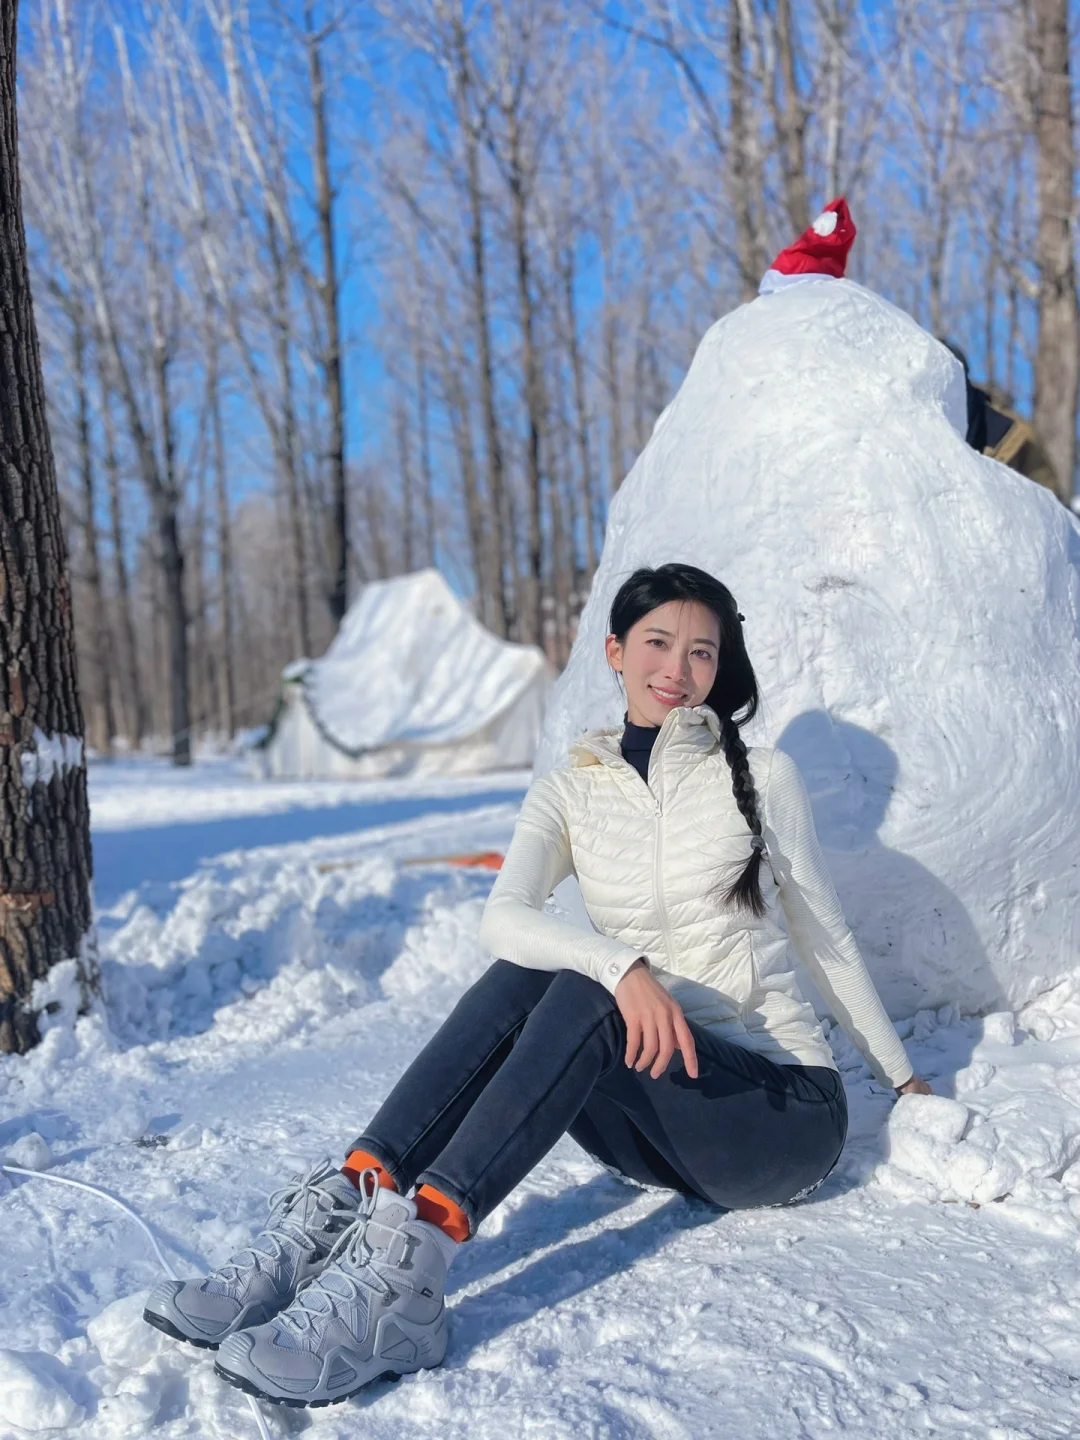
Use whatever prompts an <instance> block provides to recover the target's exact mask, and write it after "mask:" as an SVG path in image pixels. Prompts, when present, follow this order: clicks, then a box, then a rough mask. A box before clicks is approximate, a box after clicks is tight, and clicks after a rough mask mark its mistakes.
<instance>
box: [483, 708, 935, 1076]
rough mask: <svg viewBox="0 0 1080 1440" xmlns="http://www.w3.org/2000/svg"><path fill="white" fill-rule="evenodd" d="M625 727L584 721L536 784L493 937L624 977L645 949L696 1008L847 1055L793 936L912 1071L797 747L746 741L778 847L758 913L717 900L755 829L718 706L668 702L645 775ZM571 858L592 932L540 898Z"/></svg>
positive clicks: (769, 1042)
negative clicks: (799, 965) (821, 841)
mask: <svg viewBox="0 0 1080 1440" xmlns="http://www.w3.org/2000/svg"><path fill="white" fill-rule="evenodd" d="M621 737H622V729H621V727H620V728H617V729H610V730H592V731H589V732H587V733H586V734H585V735H584V736H583V737H582V739H581V740H580V741H579V742H578V743H577V744H576V745H575V746H573V747H572V749H571V752H570V759H571V763H570V765H569V766H568V767H566V768H565V769H560V770H553V771H551V772H550V773H549V774H548V775H546V776H543V777H542V778H541V779H539V780H537V781H535V782H534V783H533V784H532V786H530V788H529V792H528V794H527V795H526V797H525V801H524V804H523V805H522V810H521V815H520V817H519V819H518V823H517V827H516V829H515V831H514V838H513V841H512V843H511V845H510V848H509V850H508V852H507V855H506V858H505V860H504V862H503V867H502V869H501V871H500V872H499V875H498V877H497V879H496V882H495V885H494V886H493V888H492V892H491V896H490V898H489V900H488V904H487V907H486V908H485V912H484V918H483V922H482V926H481V940H482V942H483V943H484V945H485V946H486V948H487V949H489V950H490V951H491V953H492V954H494V955H499V956H502V957H503V958H505V959H508V960H513V961H516V962H517V963H519V964H523V965H531V966H533V967H535V968H539V969H561V968H563V967H567V966H568V967H571V968H574V969H578V970H581V971H583V972H584V973H586V974H588V975H591V976H592V978H593V979H595V980H598V981H599V982H600V983H601V984H603V985H605V986H607V988H608V989H609V990H611V991H612V992H613V993H614V991H615V988H616V986H617V985H618V982H619V981H620V980H621V979H622V976H623V974H625V972H626V970H627V969H628V968H629V967H630V965H631V964H633V962H634V960H635V959H637V958H638V957H639V956H644V957H645V958H646V959H647V960H648V962H649V966H650V968H651V970H652V971H653V973H654V975H655V976H656V978H657V979H658V980H659V981H660V982H661V983H662V984H663V985H664V986H665V987H666V988H667V989H668V990H669V991H670V992H671V993H672V994H673V995H674V997H675V998H676V999H677V1000H678V1001H679V1004H680V1005H681V1006H682V1009H683V1012H684V1013H685V1015H686V1016H687V1017H688V1018H689V1019H692V1020H695V1021H696V1022H697V1023H698V1024H700V1025H703V1026H705V1027H707V1028H708V1029H710V1030H712V1031H715V1032H717V1033H718V1034H720V1035H722V1036H723V1037H724V1038H726V1039H728V1040H731V1041H733V1042H734V1043H736V1044H739V1045H744V1046H747V1047H749V1048H751V1049H753V1050H757V1051H759V1052H761V1053H763V1054H766V1055H768V1056H769V1058H770V1059H772V1060H774V1061H776V1062H778V1063H781V1064H785V1063H786V1064H804V1065H827V1066H831V1067H833V1068H835V1060H834V1059H833V1055H832V1051H831V1049H830V1047H829V1043H828V1041H827V1040H826V1038H825V1036H824V1034H823V1033H822V1029H821V1026H820V1025H819V1024H818V1021H817V1018H816V1016H815V1015H814V1011H813V1007H812V1006H811V1005H810V1004H809V1003H808V1002H807V1001H806V1000H805V999H804V998H803V995H802V993H801V991H800V989H799V983H798V979H797V976H796V973H795V969H794V966H793V962H792V957H791V955H790V952H789V948H788V947H789V940H790V942H792V943H793V944H794V947H795V950H796V953H797V955H798V958H799V959H801V960H802V962H803V963H804V964H805V965H806V967H807V969H808V970H809V972H810V974H811V977H812V978H813V980H814V982H815V984H816V985H817V987H818V989H819V990H820V991H821V993H822V995H823V997H824V999H825V1001H826V1004H827V1005H828V1006H829V1008H830V1009H831V1011H832V1013H833V1014H834V1015H835V1017H836V1018H837V1019H838V1020H839V1021H840V1022H841V1024H843V1025H844V1027H845V1028H846V1029H847V1030H848V1032H849V1033H850V1034H851V1036H852V1038H853V1039H854V1040H855V1042H856V1044H857V1045H858V1046H859V1048H860V1049H861V1051H862V1053H863V1054H864V1056H865V1057H866V1059H867V1061H868V1063H869V1064H870V1066H871V1068H872V1069H873V1071H874V1073H875V1074H876V1076H877V1078H878V1080H879V1081H881V1083H883V1084H890V1085H900V1084H903V1082H904V1081H905V1080H907V1079H908V1078H909V1077H910V1075H911V1073H912V1069H911V1065H910V1062H909V1061H908V1059H907V1056H906V1054H905V1052H904V1048H903V1046H902V1045H901V1044H900V1041H899V1039H898V1038H897V1035H896V1032H895V1030H894V1029H893V1026H892V1024H891V1022H890V1021H889V1018H888V1016H887V1015H886V1013H885V1010H884V1007H883V1006H882V1004H881V1001H880V999H879V998H878V995H877V992H876V990H875V989H874V986H873V983H872V981H871V979H870V976H869V974H868V973H867V970H866V967H865V965H864V963H863V960H862V957H861V955H860V954H859V950H858V947H857V945H856V943H855V939H854V937H853V936H852V934H851V931H850V929H849V928H848V926H847V923H846V922H845V920H844V917H843V913H842V911H841V907H840V903H839V900H838V899H837V896H836V890H835V888H834V886H833V883H832V879H831V877H830V876H829V872H828V869H827V867H826V865H825V861H824V858H823V856H822V854H821V849H820V846H819V845H818V841H817V837H816V834H815V832H814V825H813V816H812V812H811V809H810V801H809V797H808V796H807V793H806V787H805V785H804V784H803V780H802V776H801V775H800V773H799V770H798V767H797V766H796V764H795V762H794V761H793V760H792V759H791V757H790V756H788V755H787V754H785V752H784V751H782V750H776V749H773V748H768V747H758V746H753V747H750V748H749V749H748V759H749V765H750V773H751V776H752V777H753V781H754V786H755V790H756V794H757V803H758V815H759V817H760V819H761V821H762V836H763V838H764V840H765V842H766V845H767V853H766V856H765V857H763V863H762V865H761V868H760V880H761V890H762V895H763V897H764V900H765V906H766V909H765V914H764V915H762V916H761V917H757V916H755V915H753V914H752V913H751V912H750V911H749V910H746V909H743V910H738V911H737V910H735V909H734V908H733V907H732V906H730V905H727V904H725V902H724V900H723V898H722V897H723V894H724V892H725V891H726V890H727V888H728V886H729V885H730V884H731V882H732V881H733V880H734V879H735V878H737V876H738V875H739V874H740V873H741V870H742V868H743V866H744V865H745V863H746V861H747V859H748V858H749V855H750V840H751V831H750V828H749V826H748V825H747V822H746V821H745V820H744V819H743V816H742V815H741V813H740V812H739V808H738V805H737V803H736V801H735V796H734V794H733V792H732V785H731V771H730V769H729V767H728V764H727V760H726V758H725V756H724V752H723V747H722V745H721V743H720V726H719V721H718V719H717V716H716V714H715V712H714V711H713V710H712V709H710V708H709V707H708V706H706V705H700V706H696V707H694V708H688V707H680V708H678V709H676V710H673V711H672V712H671V713H670V714H669V715H668V717H667V718H666V720H665V721H664V723H663V725H662V726H661V727H660V732H659V734H658V735H657V738H656V741H655V742H654V745H653V750H652V755H651V757H650V762H649V772H648V784H647V785H646V784H643V783H642V780H641V777H640V776H639V775H638V773H637V772H636V771H635V770H634V768H633V766H632V765H630V764H629V763H628V762H627V761H626V760H625V759H624V758H623V756H622V752H621V749H620V740H621ZM570 874H575V875H576V876H577V879H578V884H579V886H580V889H581V894H582V898H583V900H584V902H585V907H586V909H587V911H588V914H589V918H590V920H591V922H592V924H593V926H594V928H595V931H596V932H597V933H595V934H592V935H589V934H587V933H586V932H585V931H583V930H581V929H578V928H577V927H575V926H573V925H571V924H569V923H568V922H567V921H565V920H562V919H559V918H557V917H556V916H552V915H550V914H546V913H544V911H543V906H544V904H545V902H546V901H547V899H548V897H549V896H550V894H551V891H552V889H553V888H554V886H555V885H557V884H558V883H559V881H560V880H562V879H564V878H565V877H566V876H567V875H570ZM785 922H786V923H785Z"/></svg>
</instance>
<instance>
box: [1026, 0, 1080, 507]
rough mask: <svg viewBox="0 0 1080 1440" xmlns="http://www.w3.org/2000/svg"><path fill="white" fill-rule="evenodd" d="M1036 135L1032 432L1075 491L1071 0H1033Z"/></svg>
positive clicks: (1078, 328) (1078, 327) (1066, 492)
mask: <svg viewBox="0 0 1080 1440" xmlns="http://www.w3.org/2000/svg"><path fill="white" fill-rule="evenodd" d="M1033 8H1034V21H1035V24H1034V34H1033V45H1034V55H1033V59H1034V62H1035V138H1036V141H1037V144H1038V152H1039V159H1038V197H1039V232H1038V241H1037V247H1036V252H1037V261H1038V267H1039V334H1038V344H1037V349H1036V354H1035V430H1036V432H1037V433H1038V436H1039V439H1040V440H1041V441H1042V443H1043V445H1044V446H1045V447H1046V452H1047V454H1048V455H1049V456H1050V459H1051V461H1052V462H1053V466H1054V469H1055V471H1056V472H1057V479H1058V485H1057V494H1058V496H1059V498H1060V499H1062V500H1063V501H1065V502H1066V504H1067V503H1068V501H1069V498H1070V497H1071V495H1072V491H1073V468H1074V465H1075V462H1076V410H1077V384H1078V378H1080V360H1078V355H1077V347H1078V345H1080V322H1078V317H1077V300H1076V266H1075V261H1074V258H1073V220H1072V216H1073V179H1074V172H1075V160H1074V155H1073V130H1072V90H1071V85H1070V80H1069V6H1068V0H1034V7H1033Z"/></svg>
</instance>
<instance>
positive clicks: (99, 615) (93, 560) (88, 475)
mask: <svg viewBox="0 0 1080 1440" xmlns="http://www.w3.org/2000/svg"><path fill="white" fill-rule="evenodd" d="M72 324H73V334H72V343H73V347H74V351H75V354H74V361H75V384H76V387H77V389H78V419H77V422H76V428H77V430H78V436H79V469H80V471H81V478H82V496H83V534H84V536H85V544H86V583H87V586H88V588H89V591H90V644H91V649H92V653H93V656H94V669H95V670H96V671H97V705H96V707H95V708H96V710H97V714H96V716H95V724H94V725H93V726H92V727H91V733H92V734H93V740H94V744H95V746H96V747H97V749H98V750H100V751H102V752H103V753H104V754H108V753H109V751H110V750H111V749H112V740H113V736H114V735H115V733H116V718H115V716H114V714H113V700H112V665H111V663H110V656H109V651H110V649H111V648H112V647H111V645H110V643H109V626H108V618H107V616H106V613H105V594H104V591H103V589H102V584H101V560H100V557H99V554H98V537H97V516H96V513H95V512H96V510H97V504H96V497H95V494H94V456H93V451H92V448H91V444H90V403H89V397H88V395H87V376H86V331H85V329H84V326H83V322H82V319H81V317H80V316H79V315H77V314H76V315H74V316H73V317H72Z"/></svg>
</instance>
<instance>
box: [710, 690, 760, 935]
mask: <svg viewBox="0 0 1080 1440" xmlns="http://www.w3.org/2000/svg"><path fill="white" fill-rule="evenodd" d="M720 735H721V738H722V741H723V745H724V756H725V758H726V759H727V763H728V768H729V769H730V770H731V788H732V791H733V792H734V795H735V803H736V805H738V807H739V813H740V814H741V815H742V817H743V819H744V820H745V821H746V823H747V825H749V827H750V832H751V834H752V835H753V836H755V837H756V838H757V839H758V840H759V841H760V842H761V843H760V844H753V842H751V843H752V844H753V848H752V849H751V851H750V859H749V860H748V861H747V862H746V864H745V866H744V867H743V870H742V873H741V874H740V875H739V877H738V878H737V879H736V880H735V882H734V883H733V884H732V885H731V886H730V887H729V889H728V890H727V891H726V893H725V895H724V902H725V904H728V905H734V906H735V907H736V908H737V909H743V908H744V907H745V908H748V909H749V910H750V912H751V913H752V914H754V915H758V916H761V915H764V914H765V909H766V906H765V897H764V896H763V895H762V893H761V879H760V872H761V857H762V854H763V852H764V848H765V840H764V836H763V835H762V833H761V818H760V816H759V815H758V808H757V792H756V790H755V789H754V777H753V776H752V775H751V774H750V757H749V756H748V755H747V753H746V745H745V744H744V742H743V738H742V735H741V734H740V733H739V727H738V725H736V723H735V721H734V720H733V719H732V718H731V716H730V715H728V716H726V717H725V718H724V719H722V720H721V721H720Z"/></svg>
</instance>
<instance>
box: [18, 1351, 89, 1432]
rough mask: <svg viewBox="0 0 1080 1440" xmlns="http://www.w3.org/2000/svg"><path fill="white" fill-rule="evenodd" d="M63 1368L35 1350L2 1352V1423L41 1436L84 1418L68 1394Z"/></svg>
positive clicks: (79, 1406) (78, 1406) (81, 1410)
mask: <svg viewBox="0 0 1080 1440" xmlns="http://www.w3.org/2000/svg"><path fill="white" fill-rule="evenodd" d="M63 1372H64V1367H63V1366H62V1365H58V1364H57V1362H56V1361H55V1360H53V1359H52V1357H51V1356H49V1355H43V1354H41V1352H40V1351H35V1350H23V1351H17V1350H0V1420H6V1421H7V1422H8V1424H9V1425H17V1426H18V1427H19V1429H20V1430H29V1431H30V1432H31V1433H32V1434H38V1433H40V1432H43V1431H48V1430H66V1429H67V1427H68V1426H69V1425H77V1424H78V1423H79V1421H80V1420H81V1419H82V1418H83V1414H84V1411H83V1407H82V1406H81V1405H79V1404H78V1403H77V1402H76V1401H75V1400H74V1399H73V1397H72V1396H71V1395H70V1394H69V1392H68V1390H67V1387H66V1386H65V1384H64V1379H63Z"/></svg>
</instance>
